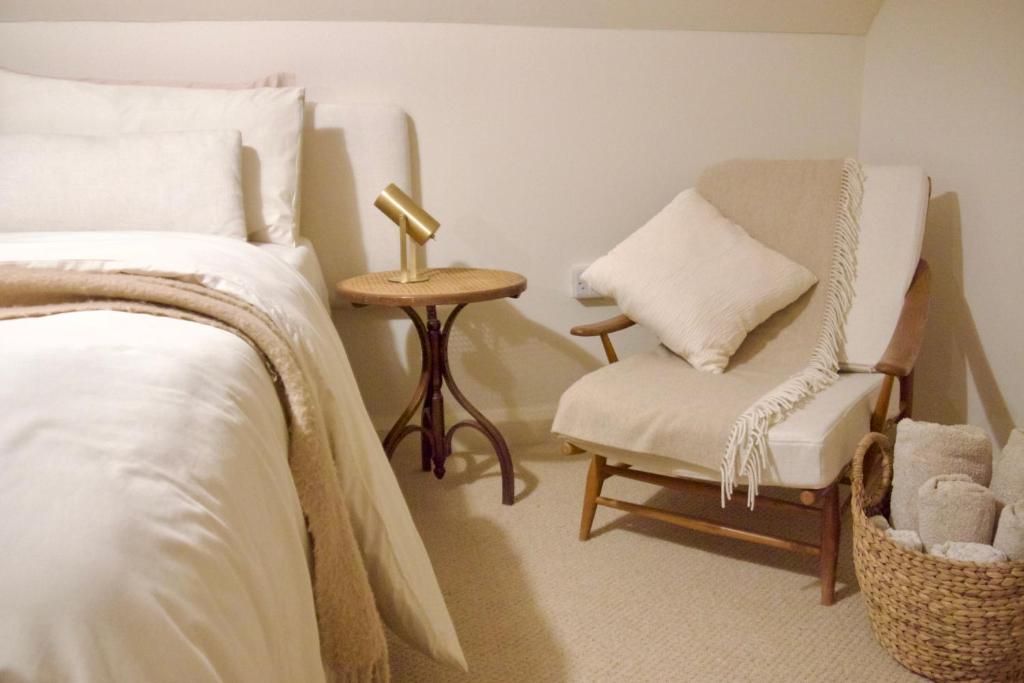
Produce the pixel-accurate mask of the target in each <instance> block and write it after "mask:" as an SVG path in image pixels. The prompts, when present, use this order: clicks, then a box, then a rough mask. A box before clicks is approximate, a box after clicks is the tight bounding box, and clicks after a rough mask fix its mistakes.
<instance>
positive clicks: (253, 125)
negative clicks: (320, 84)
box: [0, 69, 303, 245]
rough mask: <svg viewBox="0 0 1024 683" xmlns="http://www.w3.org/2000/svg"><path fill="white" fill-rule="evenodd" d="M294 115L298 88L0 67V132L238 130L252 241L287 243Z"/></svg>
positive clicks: (297, 141) (293, 203)
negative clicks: (220, 86) (151, 82)
mask: <svg viewBox="0 0 1024 683" xmlns="http://www.w3.org/2000/svg"><path fill="white" fill-rule="evenodd" d="M302 115H303V91H302V89H301V88H255V89H245V90H212V89H210V90H206V89H195V88H168V87H158V86H139V85H103V84H96V83H83V82H80V81H68V80H62V79H57V78H42V77H37V76H26V75H22V74H17V73H13V72H11V71H5V70H2V69H0V133H65V134H78V135H116V134H118V133H129V132H155V131H174V130H225V129H226V130H238V131H239V132H240V133H241V134H242V146H243V149H242V189H243V192H244V197H245V214H246V224H247V227H248V233H249V238H250V239H251V240H252V241H255V242H277V243H280V244H288V245H291V244H294V243H295V238H296V236H297V233H298V230H297V224H298V215H297V198H298V184H299V152H300V149H301V146H302Z"/></svg>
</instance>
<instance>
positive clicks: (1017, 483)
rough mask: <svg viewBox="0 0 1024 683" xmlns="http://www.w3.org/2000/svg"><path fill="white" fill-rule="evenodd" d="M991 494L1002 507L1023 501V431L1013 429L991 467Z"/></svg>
mask: <svg viewBox="0 0 1024 683" xmlns="http://www.w3.org/2000/svg"><path fill="white" fill-rule="evenodd" d="M992 493H994V494H996V498H998V499H999V502H1000V503H1001V504H1002V505H1011V504H1013V503H1014V502H1016V501H1018V500H1024V431H1021V430H1019V429H1014V430H1013V431H1012V432H1010V440H1009V441H1007V442H1006V448H1004V449H1003V454H1002V455H1001V456H999V458H998V459H997V460H996V461H995V463H994V464H993V465H992Z"/></svg>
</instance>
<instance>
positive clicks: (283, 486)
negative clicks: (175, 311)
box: [0, 233, 465, 681]
mask: <svg viewBox="0 0 1024 683" xmlns="http://www.w3.org/2000/svg"><path fill="white" fill-rule="evenodd" d="M12 262H13V263H20V264H28V265H32V266H39V267H62V268H77V269H90V270H107V271H111V270H113V271H123V272H150V273H154V272H155V273H164V274H175V275H177V276H180V277H184V278H188V279H191V280H195V281H199V282H202V283H203V284H205V285H207V286H210V287H214V288H216V289H219V290H221V291H225V292H228V293H231V294H235V295H237V296H240V297H242V298H244V299H246V300H248V301H250V302H252V303H254V304H256V305H258V306H259V307H260V308H262V309H263V310H265V311H266V312H267V313H268V314H270V315H271V316H272V317H273V318H274V320H275V321H276V322H277V323H278V324H279V325H280V326H281V327H282V329H283V330H284V331H285V332H286V334H287V335H288V337H289V338H290V339H291V341H292V343H293V346H294V347H295V349H296V350H297V351H298V353H299V357H300V358H301V359H302V365H303V371H304V372H305V373H306V374H307V377H309V378H310V379H311V380H312V381H313V382H314V386H316V387H317V389H318V398H319V399H320V403H321V408H322V409H323V410H324V414H325V417H326V419H327V423H328V429H329V432H330V433H331V435H332V439H333V442H334V443H335V444H336V448H335V451H336V453H335V460H336V463H337V466H338V469H339V474H340V479H341V481H342V487H343V496H344V499H345V501H346V505H347V506H348V508H349V511H350V513H351V516H352V521H353V526H354V529H355V532H356V536H357V540H358V541H359V544H360V548H361V551H362V553H363V558H364V562H365V564H366V567H367V571H368V574H369V576H370V581H371V584H372V586H373V589H374V594H375V597H376V599H377V603H378V607H379V608H380V610H381V614H382V616H383V617H384V619H385V621H386V622H387V623H388V625H389V626H390V627H391V628H392V629H393V630H395V631H396V632H397V633H398V634H399V635H400V636H402V637H403V638H405V639H406V640H408V641H410V642H412V643H414V644H416V645H418V646H419V647H420V648H421V649H423V650H425V651H426V652H428V653H429V654H432V655H433V656H435V657H436V658H438V659H441V660H443V661H447V662H450V663H452V664H455V665H462V666H464V664H465V660H464V657H463V655H462V652H461V649H460V647H459V644H458V640H457V637H456V635H455V631H454V627H453V626H452V623H451V620H450V617H449V615H448V613H447V610H446V608H445V606H444V602H443V598H442V597H441V593H440V590H439V588H438V586H437V582H436V578H435V576H434V573H433V569H432V567H431V565H430V561H429V558H428V557H427V554H426V551H425V549H424V547H423V544H422V541H421V539H420V537H419V535H418V533H417V532H416V529H415V526H414V524H413V522H412V519H411V517H410V515H409V512H408V509H407V507H406V506H405V504H404V500H403V498H402V495H401V492H400V490H399V488H398V486H397V483H396V481H395V479H394V475H393V473H392V472H391V470H390V466H389V464H388V462H387V460H386V458H385V457H384V455H383V452H382V450H381V448H380V443H379V441H378V438H377V435H376V433H375V432H374V430H373V427H372V425H371V424H370V421H369V418H368V416H367V414H366V410H365V407H364V406H363V404H362V401H361V398H360V396H359V394H358V389H357V388H356V385H355V381H354V379H353V377H352V374H351V368H350V367H349V365H348V361H347V358H346V357H345V354H344V350H343V348H342V347H341V344H340V342H339V341H338V339H337V336H336V333H335V331H334V329H333V327H332V325H331V322H330V319H329V316H328V314H327V309H326V308H325V307H324V306H322V305H321V303H320V302H321V301H322V299H321V298H320V294H319V293H318V292H316V287H315V286H314V285H313V284H311V283H310V282H308V281H307V280H306V279H305V278H302V277H298V276H297V275H296V272H295V270H294V269H293V268H292V267H291V266H288V265H286V264H285V262H284V261H282V260H281V259H279V258H275V257H273V256H271V255H270V254H268V253H267V252H266V250H261V249H257V248H255V247H253V246H251V245H248V244H246V243H243V242H239V241H235V240H227V239H223V238H215V237H207V236H200V235H182V234H169V233H164V234H157V233H149V234H132V235H125V234H123V233H122V234H117V235H115V234H106V233H81V234H76V235H68V234H63V235H62V234H56V233H49V234H48V233H37V234H34V235H26V234H15V233H9V234H6V235H2V236H0V263H12ZM0 354H2V356H3V358H4V363H3V364H2V366H0V410H2V411H3V413H2V414H3V420H2V421H0V458H2V459H3V461H4V462H3V466H2V467H0V538H3V539H4V541H5V546H6V547H5V552H4V554H3V557H2V558H0V614H2V615H3V618H2V619H0V678H4V680H6V679H7V678H11V679H13V680H19V679H24V680H39V679H58V680H108V679H111V678H113V679H120V680H296V681H299V680H301V681H306V680H318V678H319V677H322V675H323V673H322V669H321V668H320V663H319V650H318V643H317V638H316V623H315V619H314V616H313V611H312V610H313V606H312V597H311V586H310V581H309V575H308V570H307V567H306V564H305V553H304V549H303V542H304V540H303V539H304V527H303V522H302V514H301V510H300V509H299V507H298V501H297V497H296V494H295V492H294V487H293V486H292V483H291V480H290V475H289V472H288V468H287V462H286V457H285V456H286V453H287V448H286V444H285V439H286V434H285V427H284V422H283V416H282V413H281V408H280V405H279V404H278V402H277V399H276V394H275V391H274V387H273V385H272V383H271V382H270V379H269V377H268V376H267V373H266V370H265V369H264V368H263V366H262V364H261V362H260V360H259V358H258V356H257V355H256V354H255V352H254V351H253V350H252V349H251V348H250V347H249V346H248V345H247V344H245V343H244V342H242V341H241V340H239V339H238V338H237V337H235V336H234V335H231V334H229V333H227V332H223V331H221V330H217V329H213V328H209V327H206V326H203V325H198V324H195V323H188V322H183V321H178V320H167V319H161V318H155V317H152V316H144V315H132V314H123V313H111V312H89V313H74V314H63V315H59V316H53V317H49V318H42V319H35V320H18V321H8V322H4V323H0ZM5 677H6V678H5Z"/></svg>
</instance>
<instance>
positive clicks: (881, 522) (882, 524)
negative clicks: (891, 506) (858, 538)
mask: <svg viewBox="0 0 1024 683" xmlns="http://www.w3.org/2000/svg"><path fill="white" fill-rule="evenodd" d="M868 523H869V524H871V526H873V527H875V528H876V529H879V530H881V531H888V530H889V529H891V528H892V527H890V526H889V520H887V519H886V518H885V516H884V515H875V516H874V517H868Z"/></svg>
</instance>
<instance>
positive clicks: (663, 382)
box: [552, 160, 862, 507]
mask: <svg viewBox="0 0 1024 683" xmlns="http://www.w3.org/2000/svg"><path fill="white" fill-rule="evenodd" d="M697 190H698V191H699V192H700V194H701V195H702V196H703V197H704V198H705V199H707V200H708V201H709V202H711V203H712V204H714V205H715V206H716V207H717V208H718V209H719V211H721V212H722V214H724V215H725V216H726V217H728V218H730V219H731V220H733V221H734V222H736V223H737V224H739V225H741V226H743V228H745V229H746V230H747V232H748V233H749V234H750V235H751V236H752V237H754V238H755V239H757V240H759V241H760V242H761V243H763V244H765V245H767V246H768V247H771V248H772V249H774V250H776V251H778V252H780V253H782V254H785V255H786V256H787V257H789V258H790V259H792V260H793V261H796V262H797V263H800V264H802V265H804V266H805V267H807V268H808V269H809V270H810V271H811V272H813V273H814V274H815V276H816V277H817V278H818V284H817V285H816V286H814V287H812V288H811V289H810V290H809V291H808V292H806V293H805V294H804V295H803V296H802V297H800V298H799V299H798V300H797V301H795V302H794V303H793V304H791V305H789V306H787V307H786V308H784V309H783V310H781V311H779V312H778V313H776V314H775V315H774V316H772V317H771V318H769V319H768V320H766V321H765V322H764V323H762V324H761V325H760V326H758V327H757V328H755V329H754V330H753V331H752V332H751V333H750V334H749V335H748V336H747V338H746V340H745V341H744V342H743V344H742V345H741V346H740V348H739V349H738V350H737V351H736V353H735V354H734V355H733V357H732V358H731V359H730V361H729V365H728V366H727V367H726V370H725V372H724V373H722V374H717V375H716V374H712V373H709V372H700V371H697V370H695V369H693V368H692V367H691V366H690V365H688V364H687V363H686V362H685V361H683V360H682V359H680V358H679V357H678V356H675V355H674V354H672V353H671V352H670V351H668V350H667V349H665V348H664V347H661V348H659V349H656V350H654V351H652V352H649V353H646V354H639V355H635V356H631V357H629V358H625V359H623V360H622V361H620V362H618V363H613V364H611V365H609V366H607V367H604V368H601V369H600V370H598V371H596V372H593V373H590V374H589V375H587V376H584V377H583V378H581V379H580V380H579V381H578V382H576V384H574V385H573V386H572V387H571V388H570V389H569V390H568V391H566V392H565V395H564V396H563V397H562V401H561V402H560V404H559V409H558V413H557V415H556V416H555V420H554V424H553V426H552V429H553V431H555V432H556V433H558V434H561V435H562V436H564V437H566V438H568V439H570V440H575V441H579V442H580V443H581V444H592V445H600V446H605V447H611V448H615V449H620V450H623V451H630V452H634V453H649V454H653V455H658V456H664V457H666V458H669V459H672V460H680V461H684V462H685V463H687V464H691V465H695V466H697V467H698V468H701V469H703V470H706V471H708V472H715V471H720V473H721V481H722V501H723V504H724V503H725V500H726V499H727V498H728V497H730V496H731V495H732V493H733V490H734V488H735V487H736V485H737V484H738V483H742V482H744V481H745V483H747V484H748V486H749V488H748V490H747V497H748V505H749V506H750V507H753V504H754V498H755V496H756V495H757V490H758V485H759V483H760V482H761V478H762V476H763V474H764V471H765V468H766V467H768V466H769V462H768V430H769V429H770V428H771V427H772V425H775V424H777V423H779V422H781V421H782V420H784V419H785V418H786V417H787V416H788V415H789V414H790V413H791V412H792V411H793V409H794V408H795V407H796V406H797V405H798V404H799V403H800V402H802V401H804V400H806V399H807V398H809V397H810V396H812V395H813V394H815V393H817V392H818V391H820V390H822V389H823V388H825V387H827V386H828V385H830V384H831V383H832V382H834V381H835V379H836V377H837V373H838V361H837V353H838V349H839V345H840V343H841V341H842V337H843V328H844V323H845V318H846V312H847V310H848V309H849V307H850V303H851V298H852V291H853V281H854V274H855V273H854V271H855V255H856V249H857V240H858V233H859V226H858V216H859V213H860V201H861V194H862V176H861V171H860V166H859V165H858V164H857V163H856V162H855V161H841V160H836V161H731V162H726V163H724V164H720V165H718V166H714V167H712V168H710V169H708V170H707V171H706V172H705V173H704V175H703V176H702V177H701V178H700V179H699V180H698V183H697Z"/></svg>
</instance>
